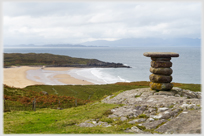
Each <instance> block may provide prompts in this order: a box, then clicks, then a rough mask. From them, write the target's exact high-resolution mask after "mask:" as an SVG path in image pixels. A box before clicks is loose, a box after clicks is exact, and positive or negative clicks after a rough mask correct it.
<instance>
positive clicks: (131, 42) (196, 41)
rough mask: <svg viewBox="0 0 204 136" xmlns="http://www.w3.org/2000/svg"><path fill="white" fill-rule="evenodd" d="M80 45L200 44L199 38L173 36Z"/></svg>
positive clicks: (101, 41)
mask: <svg viewBox="0 0 204 136" xmlns="http://www.w3.org/2000/svg"><path fill="white" fill-rule="evenodd" d="M81 44H82V45H87V46H88V45H89V46H91V45H92V46H113V47H117V46H132V47H133V46H135V47H141V46H142V47H143V46H201V40H200V39H198V38H197V39H192V38H174V39H161V38H127V39H120V40H116V41H106V40H97V41H91V42H84V43H81Z"/></svg>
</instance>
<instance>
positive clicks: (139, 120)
mask: <svg viewBox="0 0 204 136" xmlns="http://www.w3.org/2000/svg"><path fill="white" fill-rule="evenodd" d="M144 121H146V119H145V118H141V119H135V120H131V121H129V122H128V123H130V124H135V123H141V122H144Z"/></svg>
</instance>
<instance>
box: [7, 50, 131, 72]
mask: <svg viewBox="0 0 204 136" xmlns="http://www.w3.org/2000/svg"><path fill="white" fill-rule="evenodd" d="M10 66H47V67H100V68H101V67H102V68H106V67H107V68H109V67H112V68H117V67H124V68H130V67H129V66H125V65H123V64H122V63H113V62H112V63H110V62H103V61H100V60H97V59H84V58H73V57H69V56H63V55H54V54H49V53H39V54H37V53H27V54H21V53H4V67H10Z"/></svg>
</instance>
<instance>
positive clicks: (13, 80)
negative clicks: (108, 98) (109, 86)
mask: <svg viewBox="0 0 204 136" xmlns="http://www.w3.org/2000/svg"><path fill="white" fill-rule="evenodd" d="M40 69H41V67H37V66H36V67H30V66H20V67H10V68H4V69H3V70H4V71H3V72H4V73H3V74H4V76H3V77H4V80H3V84H6V85H8V86H11V87H17V88H24V87H26V86H29V85H45V84H46V83H43V82H39V81H38V79H39V78H41V75H35V76H34V78H35V79H34V80H31V79H28V77H27V76H28V71H29V70H40ZM73 69H80V68H75V67H46V68H44V69H43V70H50V71H62V72H63V71H69V70H73ZM48 78H49V79H50V80H52V81H58V82H60V83H62V84H64V85H70V84H71V85H92V84H94V83H91V82H88V81H85V80H80V79H77V78H74V77H72V76H70V75H69V74H60V73H59V74H55V75H54V76H53V77H48Z"/></svg>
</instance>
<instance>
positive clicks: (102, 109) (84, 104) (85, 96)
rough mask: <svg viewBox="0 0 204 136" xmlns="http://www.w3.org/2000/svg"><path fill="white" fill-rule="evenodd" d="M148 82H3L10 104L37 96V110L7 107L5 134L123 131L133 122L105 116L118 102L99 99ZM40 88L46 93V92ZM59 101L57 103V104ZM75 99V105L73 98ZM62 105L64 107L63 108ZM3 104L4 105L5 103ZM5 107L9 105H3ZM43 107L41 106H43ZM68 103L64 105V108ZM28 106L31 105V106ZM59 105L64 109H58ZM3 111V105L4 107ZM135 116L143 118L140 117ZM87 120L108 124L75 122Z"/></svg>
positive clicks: (198, 87)
mask: <svg viewBox="0 0 204 136" xmlns="http://www.w3.org/2000/svg"><path fill="white" fill-rule="evenodd" d="M148 85H149V82H146V81H141V82H131V83H116V84H107V85H83V86H82V85H63V86H58V85H34V86H28V87H26V88H23V89H21V88H14V87H9V86H6V85H4V98H5V99H6V103H7V104H11V105H12V106H16V107H17V106H23V105H24V106H26V105H27V106H28V105H29V104H31V103H32V101H33V98H36V102H37V105H38V106H41V108H37V110H36V111H33V110H32V108H30V109H23V110H22V109H20V111H18V110H19V109H15V108H13V109H9V107H7V109H8V110H7V112H4V133H5V134H17V133H18V134H20V133H23V134H97V133H99V134H100V133H106V134H107V133H109V134H120V133H124V130H125V129H126V128H130V127H132V126H133V124H129V123H128V122H127V121H123V122H122V121H114V120H113V119H111V118H108V117H107V116H108V115H109V114H111V112H110V109H113V108H115V107H120V106H122V105H121V104H105V103H101V102H100V100H101V99H103V98H105V97H106V96H108V95H113V96H116V95H117V94H119V93H121V92H123V91H126V90H131V89H136V88H146V87H149V86H148ZM174 86H176V87H180V88H183V89H189V90H192V91H198V92H200V91H201V85H200V84H180V83H174ZM42 91H46V92H48V95H46V94H43V93H42ZM59 100H60V104H61V105H60V104H59ZM76 100H77V105H75V101H76ZM63 105H64V107H63ZM4 106H5V104H4ZM6 106H8V105H6ZM43 106H44V107H43ZM66 106H67V107H66ZM30 107H31V106H30ZM57 107H62V108H63V110H57ZM4 110H5V107H4ZM138 118H144V117H143V116H139V117H138ZM89 119H98V120H99V121H104V122H108V123H111V124H112V126H111V127H102V126H97V127H91V128H89V127H88V128H87V127H79V126H76V125H75V124H78V123H82V122H84V121H86V120H89Z"/></svg>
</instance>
